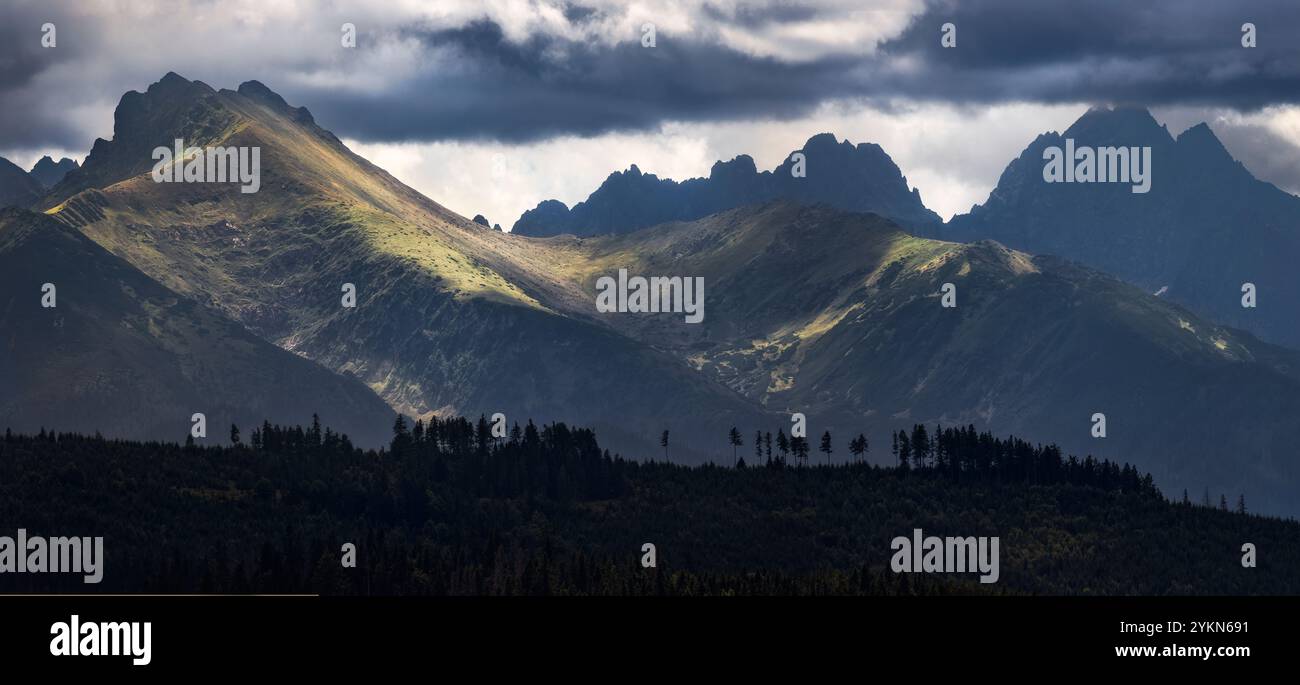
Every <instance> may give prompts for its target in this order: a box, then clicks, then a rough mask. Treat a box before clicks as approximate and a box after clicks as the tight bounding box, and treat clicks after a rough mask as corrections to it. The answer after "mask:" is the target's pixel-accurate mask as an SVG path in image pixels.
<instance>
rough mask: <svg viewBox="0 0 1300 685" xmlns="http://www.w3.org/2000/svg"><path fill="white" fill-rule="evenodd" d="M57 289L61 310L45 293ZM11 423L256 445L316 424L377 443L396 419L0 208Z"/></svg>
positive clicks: (87, 249) (3, 369)
mask: <svg viewBox="0 0 1300 685" xmlns="http://www.w3.org/2000/svg"><path fill="white" fill-rule="evenodd" d="M46 283H49V284H52V285H54V286H55V290H54V292H53V296H54V297H55V299H54V301H53V304H55V305H56V306H54V307H44V306H43V296H42V295H43V293H44V290H43V286H44V284H46ZM0 293H3V294H4V295H3V300H0V331H2V332H3V337H2V338H0V345H3V349H4V354H0V379H4V381H3V382H2V383H0V425H3V426H5V427H7V428H12V429H14V430H16V431H27V432H31V431H36V430H39V429H40V428H41V427H45V428H54V429H57V430H60V431H71V430H75V431H82V432H87V433H93V432H95V431H99V432H102V433H103V434H104V435H108V436H135V437H143V438H153V439H165V440H183V439H184V438H185V436H187V435H189V431H190V426H191V416H192V415H193V414H194V413H195V412H200V413H203V414H204V415H205V416H206V420H207V431H208V437H209V439H214V440H217V441H220V442H225V441H226V440H227V439H228V437H229V430H230V425H231V424H232V423H234V424H237V425H239V426H240V427H241V428H242V429H243V431H244V437H245V439H247V437H248V435H249V434H250V433H251V430H252V429H253V428H254V427H256V426H258V425H260V424H261V423H262V421H263V420H270V421H272V422H273V423H286V424H287V423H289V422H294V423H306V422H308V421H310V420H311V415H312V413H318V414H320V416H321V418H322V421H325V422H327V423H328V424H329V425H331V426H332V427H333V428H334V429H336V430H341V431H343V432H345V433H347V434H348V435H349V436H350V437H351V438H352V439H353V440H354V441H355V442H357V443H358V444H362V445H376V444H379V442H380V441H381V440H383V438H384V437H385V434H386V430H385V429H386V428H387V426H386V424H387V423H389V422H390V421H391V419H392V413H391V411H390V410H389V409H388V407H387V406H386V405H385V404H384V403H383V401H381V400H380V399H379V398H378V397H376V396H375V394H374V393H373V392H371V391H370V390H369V389H367V388H366V387H365V386H364V385H362V384H361V383H359V382H357V381H356V380H355V379H351V378H345V377H343V376H339V375H337V374H334V373H332V372H330V371H328V370H326V369H324V368H321V367H320V366H318V365H316V364H315V363H313V362H310V361H308V360H306V359H302V358H300V357H298V356H295V355H293V354H290V353H288V352H285V351H283V350H280V349H277V348H276V347H275V346H273V345H270V344H268V343H266V342H264V341H262V340H260V339H258V338H257V337H255V336H253V335H252V334H250V333H248V332H247V331H245V330H244V329H243V328H241V327H240V326H239V325H238V324H235V323H233V322H231V321H229V320H227V319H225V318H224V317H222V316H221V315H220V314H218V313H217V312H214V311H211V310H209V309H208V308H206V307H204V306H203V305H201V304H199V303H197V302H194V301H193V300H190V299H187V298H183V297H180V296H178V295H177V294H176V293H174V292H172V291H170V290H168V289H167V288H165V287H163V286H162V285H160V284H158V283H157V282H156V281H154V280H152V279H150V278H149V277H148V276H145V275H144V274H142V273H140V272H139V271H138V270H136V269H135V268H134V267H132V266H131V265H130V264H128V263H126V262H124V261H122V260H121V259H118V258H117V257H114V256H113V255H111V254H109V253H107V252H105V251H104V249H103V248H101V247H99V246H98V245H96V244H95V243H94V242H92V241H91V240H89V239H87V238H86V237H85V236H83V235H82V234H81V233H79V232H77V231H75V230H73V229H70V228H68V227H67V226H64V225H63V224H61V223H59V222H57V221H54V220H52V219H50V218H48V217H46V216H43V215H40V214H34V213H32V212H28V211H25V210H20V209H15V208H10V209H5V210H0Z"/></svg>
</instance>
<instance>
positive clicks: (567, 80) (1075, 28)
mask: <svg viewBox="0 0 1300 685" xmlns="http://www.w3.org/2000/svg"><path fill="white" fill-rule="evenodd" d="M191 4H192V5H193V6H195V7H197V8H198V9H199V10H201V11H202V12H204V13H205V14H206V15H207V16H208V17H209V22H208V23H209V24H212V26H210V27H209V29H208V30H207V32H205V33H195V34H185V33H184V31H183V30H181V28H182V27H184V26H187V25H186V24H184V21H185V20H184V17H183V16H182V15H181V14H176V15H174V16H173V15H172V14H169V13H163V14H157V13H155V14H152V15H148V16H147V18H145V19H143V20H142V19H140V18H139V15H136V18H135V19H134V20H128V19H119V18H118V17H117V15H116V14H115V13H112V12H106V11H104V12H100V13H99V14H98V15H94V14H93V13H91V14H88V13H87V12H86V11H68V10H67V8H68V7H74V8H75V7H82V9H84V7H83V6H80V5H78V4H77V3H58V2H55V3H45V2H34V1H31V0H26V1H25V0H16V4H15V5H14V6H13V7H12V8H10V10H9V11H8V13H7V14H8V16H7V17H6V20H5V21H3V22H0V67H2V68H0V101H2V102H3V103H4V107H0V149H14V148H20V147H25V148H34V147H37V146H51V147H63V148H68V149H84V148H88V147H89V143H90V139H91V138H92V137H93V136H92V135H88V133H89V132H88V131H86V130H83V129H84V128H85V124H84V122H81V123H78V122H77V121H75V120H74V115H75V114H76V113H80V116H82V117H83V118H84V117H85V115H86V111H87V110H88V109H93V108H92V106H94V107H99V106H102V104H103V103H105V102H116V101H117V98H119V97H120V96H121V94H122V93H123V92H125V91H126V90H129V89H138V90H142V89H143V88H144V87H146V86H147V85H148V84H149V83H150V82H151V81H154V80H157V79H158V78H159V77H161V76H162V75H163V74H164V73H166V72H167V71H177V72H179V73H181V74H184V75H186V76H187V77H190V78H199V79H203V80H204V81H206V82H208V83H210V84H212V85H214V86H216V87H233V86H235V85H236V84H238V83H239V82H241V81H244V80H248V79H257V80H260V81H262V82H264V83H266V84H268V85H269V86H271V87H272V88H274V89H276V90H277V91H279V92H280V93H281V94H282V95H284V96H285V97H286V99H287V100H288V101H289V102H291V103H292V104H294V105H306V106H307V107H309V108H310V109H311V110H312V111H313V112H314V113H315V114H316V117H317V119H318V120H319V121H320V122H321V123H322V124H323V125H325V126H327V127H328V128H330V129H332V130H334V131H335V132H337V133H338V134H339V135H342V136H345V137H351V138H356V139H360V140H363V141H406V140H413V141H432V140H453V139H498V140H505V141H513V142H524V141H533V140H539V139H545V138H548V137H552V136H555V135H561V134H577V135H592V134H598V133H602V132H606V131H614V130H624V131H635V130H642V131H644V130H654V129H655V128H656V127H658V126H659V125H660V124H662V123H663V122H665V121H693V122H699V121H720V120H739V119H760V120H767V119H783V118H792V117H798V116H801V115H805V114H808V113H809V112H811V111H813V110H814V109H815V108H816V107H817V106H819V105H821V104H822V103H825V102H828V101H861V102H867V103H869V104H872V105H874V106H877V107H881V108H887V107H890V106H892V105H895V104H901V105H902V106H904V107H906V106H908V104H909V103H911V102H916V101H933V102H950V103H957V104H964V103H971V104H985V103H998V102H1006V101H1021V102H1044V103H1060V102H1079V103H1094V102H1132V103H1139V104H1146V105H1152V106H1196V107H1228V108H1233V109H1238V110H1251V109H1255V108H1258V107H1260V106H1263V105H1266V104H1279V103H1294V102H1296V101H1298V100H1300V2H1298V1H1297V0H1265V1H1260V2H1249V3H1240V2H1220V1H1219V0H1090V1H1088V2H1075V1H1069V2H1065V1H1056V0H971V1H965V2H949V1H948V0H931V1H930V2H928V3H927V4H925V5H923V6H920V7H921V9H920V12H919V13H918V14H917V15H916V16H915V17H914V19H913V21H912V23H911V24H909V25H908V26H907V28H906V29H904V30H903V31H902V32H901V33H900V34H899V35H897V36H895V37H893V38H891V39H889V40H887V41H886V42H885V43H883V44H881V45H880V46H879V49H878V50H876V51H874V52H872V51H870V50H868V49H867V48H869V46H861V45H859V46H843V47H842V48H835V47H834V46H835V45H839V44H838V43H833V42H832V43H830V44H826V43H818V41H821V40H825V39H826V37H825V31H827V28H826V26H827V25H828V24H829V25H831V26H835V25H846V27H847V24H848V23H849V22H854V21H859V22H871V21H874V20H875V18H874V15H873V14H872V12H871V10H872V9H873V7H874V6H873V5H872V4H871V3H863V4H861V5H857V4H852V3H829V4H828V3H818V2H776V3H768V4H763V3H743V4H740V5H739V6H738V7H737V8H736V9H735V10H734V11H733V10H724V9H720V8H719V7H717V6H714V5H712V4H708V3H704V4H700V5H698V6H694V8H693V9H692V10H691V16H692V19H691V23H692V25H693V26H694V27H695V28H694V29H693V30H692V31H690V32H689V33H688V34H675V33H673V32H672V31H671V30H669V29H668V28H667V27H666V26H661V27H660V30H659V32H658V36H657V47H655V48H643V47H641V44H640V33H639V32H638V31H629V33H630V34H631V35H628V36H625V37H622V38H623V39H622V40H620V41H613V42H611V41H609V40H597V39H595V38H593V37H592V35H591V32H592V31H593V30H595V28H593V27H602V26H604V25H605V24H603V23H602V21H603V20H605V19H609V18H610V17H609V16H608V13H609V12H614V11H618V9H617V8H618V6H614V5H611V6H601V7H597V6H594V5H592V4H591V3H590V2H583V1H581V0H572V1H570V2H566V3H563V4H557V5H555V7H556V8H558V9H559V13H560V15H561V16H563V18H564V21H567V22H568V26H569V27H570V28H572V29H574V30H573V31H571V32H565V31H557V30H555V27H554V26H547V27H543V28H538V27H537V26H531V28H529V29H527V31H531V33H527V35H528V37H526V38H522V39H519V38H518V35H520V34H519V32H518V31H516V32H512V34H511V36H512V38H514V39H513V40H512V39H507V38H506V37H505V36H504V35H503V31H502V29H501V27H500V26H499V25H498V24H497V23H494V20H493V19H491V18H489V15H488V14H487V13H475V12H473V11H470V12H468V13H465V14H464V15H463V16H465V17H468V19H464V20H463V22H464V23H463V24H462V25H460V26H458V27H456V28H451V29H447V28H441V29H430V28H429V26H432V25H433V24H430V23H429V22H425V21H412V22H409V23H403V22H396V21H392V20H391V19H390V17H391V16H392V15H391V13H390V12H387V11H382V10H383V8H382V6H381V5H375V6H373V7H370V6H367V7H368V9H366V10H364V11H368V12H370V14H369V15H366V14H364V12H362V11H354V10H353V9H346V10H344V9H342V8H336V9H337V11H335V10H330V12H332V13H330V12H326V11H324V10H317V9H313V10H312V11H311V12H308V13H307V14H305V15H303V16H302V18H301V19H302V22H298V23H294V24H293V25H292V26H289V25H287V24H288V22H287V21H281V23H280V24H277V25H273V26H271V27H269V28H267V27H263V29H262V30H263V31H264V33H262V34H257V33H255V29H254V28H250V27H251V26H253V24H249V23H246V22H244V20H243V19H238V18H232V17H224V15H221V14H220V12H221V7H222V6H221V5H220V4H210V3H206V2H202V1H199V0H193V2H192V3H191ZM330 7H333V6H332V5H331V6H330ZM527 7H532V5H529V6H527ZM611 8H613V9H611ZM859 9H860V10H862V11H861V12H858V11H857V10H859ZM359 13H360V14H361V15H362V16H360V17H359V18H358V26H359V27H362V28H361V30H362V33H363V40H362V41H360V44H359V45H358V47H357V48H356V51H357V52H356V56H379V55H382V54H384V51H385V50H386V49H388V48H391V47H392V43H391V42H388V41H389V39H392V40H396V41H410V42H411V43H412V44H414V45H415V46H416V52H415V53H414V56H413V58H412V59H414V60H416V61H417V62H418V68H417V69H415V70H412V71H411V72H410V75H409V76H399V75H393V76H392V77H391V78H388V77H389V76H390V75H389V74H377V73H374V69H373V68H372V69H371V70H370V71H367V70H366V69H365V68H363V67H358V66H349V65H364V64H371V65H373V64H384V62H383V60H382V59H381V58H379V59H377V60H376V61H373V62H367V61H365V60H353V59H351V58H350V57H344V56H342V53H341V52H340V50H339V48H338V42H337V41H338V37H337V36H338V26H339V21H351V20H353V15H354V14H359ZM458 16H461V15H458ZM167 17H171V19H170V20H174V21H176V22H181V24H180V25H178V26H172V25H170V24H168V25H165V26H154V25H153V24H157V23H163V22H165V21H170V20H168V19H166V18H167ZM222 17H224V18H222ZM385 20H388V21H390V22H392V23H390V24H388V25H384V24H383V22H384V21H385ZM45 21H56V22H57V23H58V25H59V47H58V48H57V49H55V50H45V49H42V48H40V47H39V27H40V25H41V23H43V22H45ZM132 21H134V23H132ZM949 21H951V22H953V23H955V24H956V25H957V29H958V47H956V48H954V49H943V48H941V47H940V45H939V38H940V26H942V24H944V23H945V22H949ZM1245 21H1251V22H1254V23H1255V24H1256V25H1257V26H1258V39H1259V47H1257V48H1254V49H1244V48H1242V47H1241V45H1240V37H1241V33H1240V27H1241V24H1242V23H1243V22H1245ZM114 22H117V23H114ZM223 22H224V23H223ZM307 22H310V24H308V23H307ZM254 23H255V22H254ZM630 23H632V24H635V25H636V26H639V25H640V20H637V21H635V22H630ZM799 23H804V24H802V25H801V26H802V29H807V30H802V29H801V30H800V31H798V32H794V33H792V34H789V35H796V36H798V38H781V37H780V36H782V35H786V34H783V33H782V32H781V31H780V30H779V29H781V28H782V27H785V26H790V25H792V24H799ZM118 24H122V25H120V26H119V25H118ZM609 25H618V26H628V25H629V23H628V22H625V23H618V22H614V23H611V24H609ZM810 26H811V27H812V28H809V27H810ZM114 28H116V29H117V30H116V31H114V30H111V29H114ZM187 30H188V29H187ZM847 30H848V28H846V31H847ZM149 31H152V33H149V34H148V35H149V36H150V38H148V39H146V38H144V37H138V38H135V40H134V42H132V43H131V44H123V43H122V42H121V40H122V38H121V37H122V36H141V35H142V34H143V33H144V32H149ZM728 33H730V34H733V35H742V36H747V37H750V38H754V39H755V40H754V41H752V42H751V44H756V45H764V44H766V45H771V44H772V43H773V41H790V44H789V45H787V44H786V43H784V42H780V43H777V45H778V46H785V47H787V48H789V49H788V50H778V51H777V52H778V53H780V54H781V55H782V56H781V57H767V56H761V55H755V54H751V52H746V51H744V50H742V49H740V48H739V47H737V46H738V45H743V44H747V43H746V41H743V40H742V41H739V42H737V41H734V40H729V39H728V40H724V38H723V36H724V35H725V34H728ZM177 35H187V36H188V37H187V38H186V40H187V41H193V42H192V43H189V44H183V43H176V42H174V38H175V36H177ZM850 35H851V34H850ZM108 36H114V37H116V38H110V37H108ZM574 36H584V37H583V38H581V39H579V38H574ZM832 37H833V36H832ZM214 41H215V42H214ZM259 41H260V42H259ZM208 44H211V45H209V47H211V48H220V49H219V50H217V51H216V54H217V55H218V58H214V51H213V50H211V49H210V50H207V51H203V50H193V49H191V48H193V47H194V46H198V45H208ZM284 44H288V45H290V46H291V47H292V49H283V45H284ZM402 44H403V45H406V44H407V43H405V42H403V43H402ZM277 45H280V46H281V48H282V49H279V50H277V49H275V47H276V46H277ZM810 45H811V46H812V47H810ZM818 45H820V46H821V47H822V48H823V49H817V47H816V46H818ZM850 47H854V48H855V49H854V50H853V51H851V52H850V51H849V50H850ZM837 49H839V50H840V51H838V52H837V51H836V50H837ZM795 56H797V57H795ZM349 69H354V71H348V70H349ZM340 70H341V72H342V73H343V74H344V77H345V78H346V79H350V80H352V81H354V82H357V83H364V82H366V81H367V80H368V81H371V82H373V83H376V84H379V83H383V84H385V85H384V86H382V87H379V88H346V87H339V85H338V80H337V79H334V80H331V79H330V78H317V77H318V76H320V75H322V74H334V73H338V72H340ZM399 71H401V73H402V74H406V73H407V72H406V71H405V70H399ZM93 133H94V134H96V135H105V134H106V133H107V131H94V132H93Z"/></svg>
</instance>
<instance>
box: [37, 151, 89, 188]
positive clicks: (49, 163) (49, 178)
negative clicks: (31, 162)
mask: <svg viewBox="0 0 1300 685" xmlns="http://www.w3.org/2000/svg"><path fill="white" fill-rule="evenodd" d="M77 168H79V167H78V165H77V163H76V162H74V161H73V160H71V159H68V158H67V157H64V158H63V159H60V160H59V161H57V162H56V161H54V160H53V159H50V157H49V155H46V156H45V157H42V158H41V159H40V161H38V162H36V165H35V166H33V167H32V170H31V175H32V178H34V179H36V180H37V181H38V182H39V183H40V184H41V185H42V186H44V187H46V188H50V187H53V186H54V185H56V184H58V182H59V181H62V180H63V177H64V176H67V175H68V172H70V171H73V170H74V169H77Z"/></svg>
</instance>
